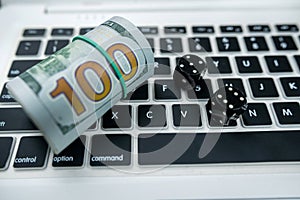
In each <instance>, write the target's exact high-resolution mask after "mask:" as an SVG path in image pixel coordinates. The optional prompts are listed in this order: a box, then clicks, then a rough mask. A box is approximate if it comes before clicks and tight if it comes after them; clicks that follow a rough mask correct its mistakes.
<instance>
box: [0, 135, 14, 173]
mask: <svg viewBox="0 0 300 200" xmlns="http://www.w3.org/2000/svg"><path fill="white" fill-rule="evenodd" d="M12 144H13V138H12V137H0V169H4V168H5V167H6V165H7V163H8V158H9V157H10V154H11V152H12Z"/></svg>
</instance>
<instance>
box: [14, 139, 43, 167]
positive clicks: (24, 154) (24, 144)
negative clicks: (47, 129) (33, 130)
mask: <svg viewBox="0 0 300 200" xmlns="http://www.w3.org/2000/svg"><path fill="white" fill-rule="evenodd" d="M47 153H48V144H47V142H46V141H45V139H44V138H43V137H42V136H29V137H22V138H21V141H20V144H19V148H18V151H17V154H16V157H15V159H14V168H34V167H39V168H41V167H43V166H45V161H46V157H47Z"/></svg>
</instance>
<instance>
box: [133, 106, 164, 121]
mask: <svg viewBox="0 0 300 200" xmlns="http://www.w3.org/2000/svg"><path fill="white" fill-rule="evenodd" d="M137 119H138V125H139V126H140V127H165V126H166V125H167V120H166V108H165V105H159V104H158V105H139V106H138V116H137Z"/></svg>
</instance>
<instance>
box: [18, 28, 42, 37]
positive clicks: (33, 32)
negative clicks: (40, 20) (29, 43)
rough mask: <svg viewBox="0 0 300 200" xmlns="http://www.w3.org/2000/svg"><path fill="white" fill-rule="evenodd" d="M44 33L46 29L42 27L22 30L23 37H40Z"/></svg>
mask: <svg viewBox="0 0 300 200" xmlns="http://www.w3.org/2000/svg"><path fill="white" fill-rule="evenodd" d="M45 33H46V29H44V28H30V29H25V30H24V32H23V36H24V37H41V36H44V35H45Z"/></svg>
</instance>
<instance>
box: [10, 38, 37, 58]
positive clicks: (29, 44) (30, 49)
mask: <svg viewBox="0 0 300 200" xmlns="http://www.w3.org/2000/svg"><path fill="white" fill-rule="evenodd" d="M40 46H41V40H22V41H21V42H20V43H19V46H18V49H17V52H16V55H17V56H33V55H37V54H38V52H39V49H40Z"/></svg>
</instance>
